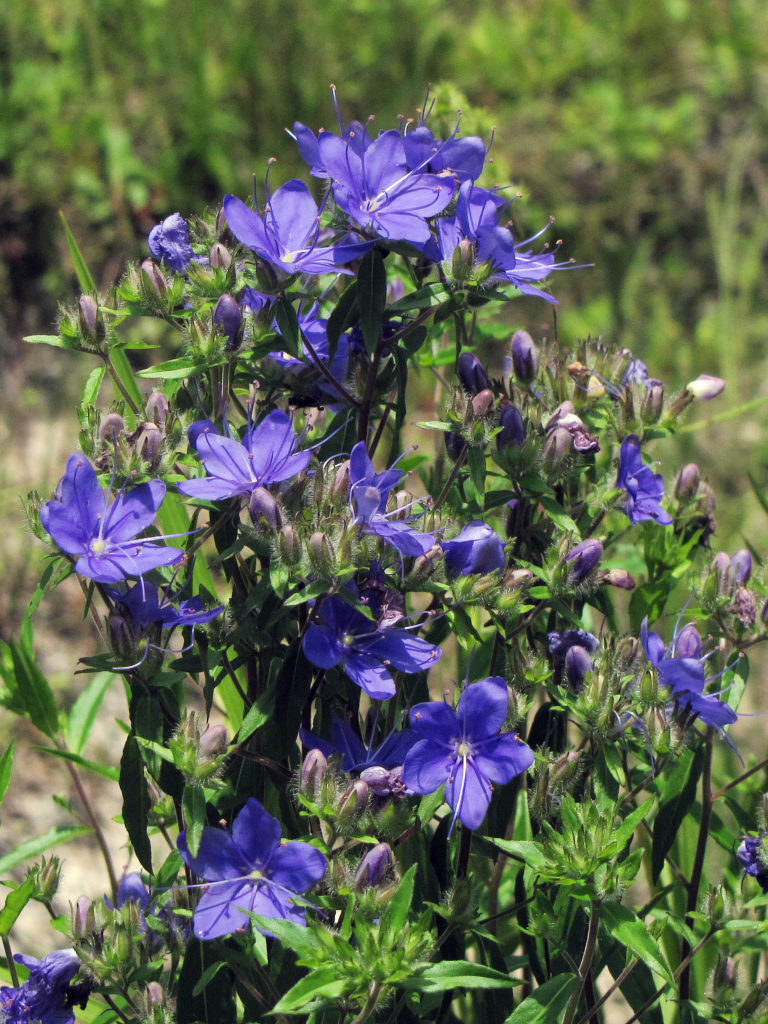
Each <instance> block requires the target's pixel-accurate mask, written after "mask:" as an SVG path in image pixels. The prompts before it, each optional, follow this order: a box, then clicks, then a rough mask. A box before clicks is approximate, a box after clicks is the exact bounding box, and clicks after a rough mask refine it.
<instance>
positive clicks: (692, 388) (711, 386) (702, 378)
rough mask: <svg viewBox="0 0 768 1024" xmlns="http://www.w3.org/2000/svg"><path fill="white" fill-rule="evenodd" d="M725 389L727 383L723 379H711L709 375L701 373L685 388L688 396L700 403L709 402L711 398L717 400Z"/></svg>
mask: <svg viewBox="0 0 768 1024" xmlns="http://www.w3.org/2000/svg"><path fill="white" fill-rule="evenodd" d="M724 388H725V381H724V380H723V379H722V378H721V377H710V375H709V374H708V373H700V374H699V376H698V377H697V378H696V380H692V381H691V382H690V384H686V386H685V390H686V391H687V392H688V394H689V395H692V396H693V397H694V398H697V399H698V400H699V401H700V402H708V401H709V400H710V399H711V398H717V396H718V395H720V394H722V392H723V390H724Z"/></svg>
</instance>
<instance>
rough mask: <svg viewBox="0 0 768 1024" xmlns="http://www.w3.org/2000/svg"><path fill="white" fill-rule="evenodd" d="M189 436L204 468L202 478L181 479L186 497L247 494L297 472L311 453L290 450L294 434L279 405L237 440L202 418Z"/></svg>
mask: <svg viewBox="0 0 768 1024" xmlns="http://www.w3.org/2000/svg"><path fill="white" fill-rule="evenodd" d="M188 436H189V440H190V443H191V444H192V445H193V446H194V448H195V450H196V451H197V454H198V455H199V456H200V461H201V462H202V464H203V466H204V467H205V470H206V472H207V473H208V476H207V477H204V478H202V479H194V480H185V481H184V482H183V483H180V484H179V485H178V489H179V491H180V492H181V493H182V494H185V495H186V496H187V497H188V498H202V499H203V500H204V501H221V500H222V499H224V498H234V497H237V496H238V495H245V494H251V493H252V492H253V491H254V490H255V488H257V487H268V486H269V485H270V484H276V483H281V482H282V481H284V480H290V478H291V477H293V476H297V475H298V474H299V473H301V472H302V471H303V470H305V469H306V468H307V466H308V465H309V460H310V458H311V457H312V456H311V453H310V452H297V451H294V449H295V447H296V442H297V438H296V434H295V433H294V430H293V422H292V420H291V417H290V416H288V415H286V413H284V412H282V411H281V410H279V409H275V410H273V411H272V412H271V413H269V415H268V416H265V417H264V419H263V420H261V422H260V423H257V424H256V426H255V427H249V428H248V429H247V430H246V432H245V436H244V437H243V440H242V441H235V440H234V438H231V437H223V436H222V435H221V434H217V433H216V432H215V431H213V430H211V429H210V424H209V423H208V421H203V425H202V429H198V425H196V424H194V423H193V424H192V426H191V427H190V428H189V431H188Z"/></svg>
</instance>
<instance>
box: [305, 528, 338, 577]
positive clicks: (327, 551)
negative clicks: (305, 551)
mask: <svg viewBox="0 0 768 1024" xmlns="http://www.w3.org/2000/svg"><path fill="white" fill-rule="evenodd" d="M309 560H310V561H311V562H312V564H313V565H315V566H316V567H317V568H318V569H322V570H329V569H331V568H332V567H333V565H334V563H335V561H336V559H335V555H334V550H333V547H332V546H331V542H330V541H329V540H328V538H327V537H326V535H325V534H324V533H321V532H320V530H318V531H316V532H315V533H313V534H312V536H311V537H310V538H309Z"/></svg>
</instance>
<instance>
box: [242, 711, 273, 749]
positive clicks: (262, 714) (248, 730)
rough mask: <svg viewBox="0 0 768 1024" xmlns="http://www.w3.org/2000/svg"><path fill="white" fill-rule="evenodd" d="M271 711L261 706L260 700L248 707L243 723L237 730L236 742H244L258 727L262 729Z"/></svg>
mask: <svg viewBox="0 0 768 1024" xmlns="http://www.w3.org/2000/svg"><path fill="white" fill-rule="evenodd" d="M269 715H270V711H269V710H264V709H263V708H261V707H259V702H258V701H257V702H256V703H255V704H252V705H251V706H250V708H249V709H248V714H247V715H246V716H245V718H244V719H243V722H242V725H241V726H240V728H239V730H238V732H237V738H236V741H235V742H236V743H243V742H244V741H245V740H247V739H248V737H249V736H252V735H253V733H255V732H256V730H257V729H260V728H261V726H262V725H264V723H265V722H266V720H267V719H268V718H269Z"/></svg>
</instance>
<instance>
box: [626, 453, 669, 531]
mask: <svg viewBox="0 0 768 1024" xmlns="http://www.w3.org/2000/svg"><path fill="white" fill-rule="evenodd" d="M616 486H617V487H621V488H624V490H626V492H627V500H626V502H625V504H624V511H625V513H626V514H627V516H628V517H629V521H630V523H632V524H633V525H635V524H637V523H639V522H641V521H642V520H643V519H653V520H655V521H656V522H657V523H659V524H660V525H661V526H669V524H670V523H671V522H672V517H671V516H670V514H669V513H668V512H666V511H665V510H664V509H663V508H662V507H661V504H660V501H661V499H662V498H663V497H664V479H663V477H662V475H661V473H654V472H653V470H652V469H651V467H650V466H646V465H645V464H644V463H643V458H642V455H641V454H640V439H639V438H638V436H637V434H630V435H629V436H628V437H625V438H624V440H623V441H622V443H621V450H620V452H619V474H618V476H617V478H616Z"/></svg>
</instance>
